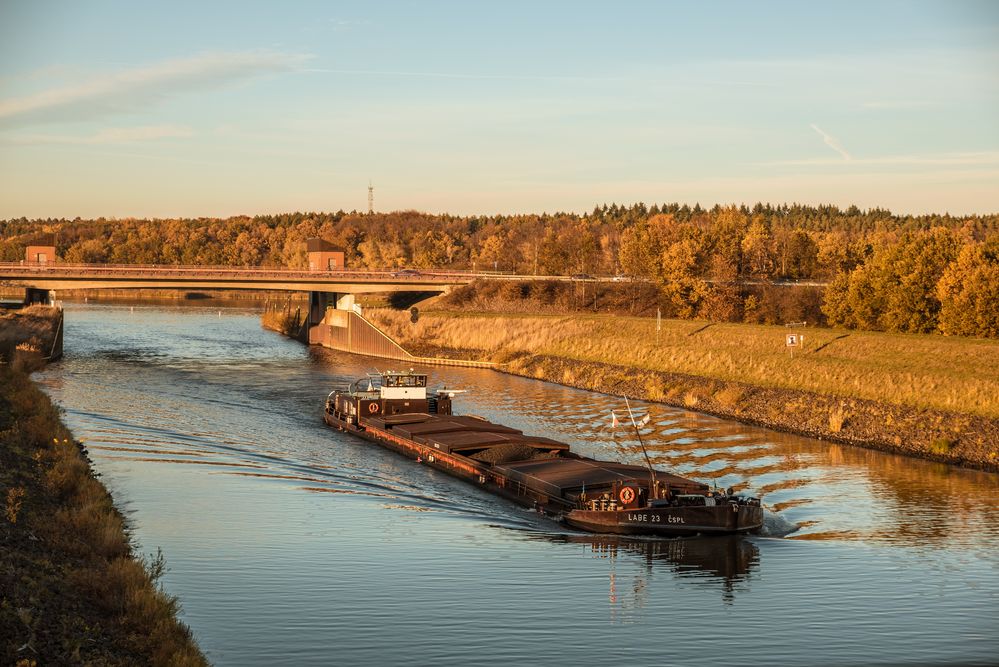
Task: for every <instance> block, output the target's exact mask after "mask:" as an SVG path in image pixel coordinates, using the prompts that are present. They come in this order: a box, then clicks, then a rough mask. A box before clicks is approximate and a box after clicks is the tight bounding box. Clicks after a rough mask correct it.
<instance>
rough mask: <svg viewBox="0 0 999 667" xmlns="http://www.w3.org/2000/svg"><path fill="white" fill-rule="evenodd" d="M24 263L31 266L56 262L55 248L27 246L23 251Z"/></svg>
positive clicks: (49, 246)
mask: <svg viewBox="0 0 999 667" xmlns="http://www.w3.org/2000/svg"><path fill="white" fill-rule="evenodd" d="M24 261H25V262H31V263H32V264H52V263H53V262H55V261H56V254H55V246H52V245H29V246H28V247H27V248H25V249H24Z"/></svg>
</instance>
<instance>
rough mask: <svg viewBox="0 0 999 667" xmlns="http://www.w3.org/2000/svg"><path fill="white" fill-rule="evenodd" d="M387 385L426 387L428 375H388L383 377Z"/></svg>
mask: <svg viewBox="0 0 999 667" xmlns="http://www.w3.org/2000/svg"><path fill="white" fill-rule="evenodd" d="M382 384H383V385H384V386H386V387H426V386H427V376H426V375H387V376H385V377H384V378H383V379H382Z"/></svg>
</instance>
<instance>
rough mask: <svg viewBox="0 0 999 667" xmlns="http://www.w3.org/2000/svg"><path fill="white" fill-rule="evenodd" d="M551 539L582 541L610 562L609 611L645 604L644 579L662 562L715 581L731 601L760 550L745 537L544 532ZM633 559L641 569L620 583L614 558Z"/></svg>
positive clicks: (756, 562) (682, 574) (681, 573)
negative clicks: (668, 537) (641, 537)
mask: <svg viewBox="0 0 999 667" xmlns="http://www.w3.org/2000/svg"><path fill="white" fill-rule="evenodd" d="M543 537H544V539H547V540H551V541H553V542H563V543H572V544H582V545H585V546H587V547H588V550H589V552H590V553H592V554H593V555H595V556H597V557H598V558H606V559H608V560H609V561H610V562H611V566H612V569H611V572H610V575H609V576H610V591H609V602H610V605H611V609H612V613H614V612H616V611H617V610H625V611H628V610H632V609H637V608H641V607H643V606H644V605H645V602H646V595H647V591H648V583H649V580H650V579H651V577H652V576H653V574H654V573H655V571H656V569H657V568H658V567H661V566H666V567H668V568H670V569H671V570H672V572H673V573H674V574H675V575H677V576H679V577H681V578H683V577H691V578H695V577H696V578H697V580H698V581H699V582H701V583H704V582H717V583H718V584H719V586H720V588H721V591H722V599H723V600H724V601H725V602H731V601H732V600H733V599H734V597H735V590H736V583H738V582H740V581H743V580H746V579H748V578H749V575H750V573H751V572H752V571H753V570H754V569H755V568H756V567H758V566H759V560H760V551H759V549H758V548H757V546H756V545H755V544H754V543H753V542H751V541H750V540H747V539H745V538H744V537H740V536H738V535H726V536H719V537H691V538H677V539H671V540H639V539H632V538H627V537H619V536H615V535H569V534H560V535H544V536H543ZM635 556H637V557H639V558H640V559H641V560H642V561H643V562H644V565H645V567H644V569H643V570H641V571H639V573H638V574H637V575H635V577H634V580H633V582H632V583H631V584H630V585H626V584H624V583H623V582H622V581H621V576H620V575H619V574H617V573H616V571H615V570H614V569H613V566H614V565H615V564H616V563H617V561H618V559H622V558H627V557H635Z"/></svg>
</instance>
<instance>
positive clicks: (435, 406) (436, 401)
mask: <svg viewBox="0 0 999 667" xmlns="http://www.w3.org/2000/svg"><path fill="white" fill-rule="evenodd" d="M456 393H457V392H456V391H454V390H448V389H446V388H445V389H439V390H436V391H433V392H428V389H427V376H426V375H425V374H422V373H415V372H412V371H411V372H402V373H399V372H386V373H374V374H371V375H369V376H368V377H366V378H362V379H360V380H357V381H355V382H353V383H352V384H351V385H350V386H349V387H347V388H345V389H343V390H336V391H333V392H331V393H330V395H329V396H328V397H327V399H326V407H325V411H324V415H323V419H324V421H325V422H326V423H327V424H328V425H330V426H333V427H335V428H337V429H339V430H341V431H345V432H347V433H353V434H355V435H358V436H360V437H362V438H365V439H367V440H370V441H372V442H375V443H377V444H379V445H381V446H383V447H386V448H388V449H392V450H394V451H396V452H399V453H400V454H402V455H404V456H407V457H409V458H411V459H413V460H415V461H418V462H420V463H423V464H425V465H428V466H431V467H433V468H436V469H438V470H441V471H443V472H446V473H447V474H449V475H452V476H454V477H457V478H459V479H463V480H466V481H468V482H471V483H473V484H475V485H476V486H479V487H481V488H483V489H485V490H487V491H490V492H492V493H494V494H496V495H499V496H502V497H504V498H507V499H509V500H512V501H513V502H515V503H518V504H520V505H523V506H525V507H530V508H533V509H535V510H537V511H539V512H543V513H545V514H547V515H548V516H550V517H552V518H554V519H556V520H559V521H562V522H564V523H565V524H566V525H568V526H570V527H572V528H576V529H579V530H584V531H588V532H592V533H612V534H618V535H658V536H667V537H677V536H688V535H716V534H729V533H747V532H752V531H755V530H758V529H759V528H760V527H762V525H763V509H762V507H761V506H760V501H759V500H758V499H756V498H751V497H747V496H743V495H737V494H735V493H733V492H732V490H731V489H729V490H728V491H720V490H713V489H711V488H710V487H709V486H708V485H706V484H702V483H700V482H696V481H694V480H690V479H685V478H683V477H679V476H677V475H672V474H670V473H667V472H664V471H662V470H657V469H655V468H653V467H652V466H649V467H643V466H637V465H629V464H624V463H615V462H612V461H598V460H595V459H591V458H587V457H585V456H581V455H579V454H576V453H575V452H573V451H571V449H570V448H569V445H567V444H565V443H562V442H558V441H557V440H552V439H550V438H543V437H538V436H532V435H527V434H525V433H523V432H522V431H519V430H517V429H514V428H510V427H509V426H502V425H500V424H494V423H492V422H489V421H487V420H485V419H482V418H480V417H476V416H463V415H455V414H453V413H452V411H451V406H452V399H453V398H454V395H455V394H456Z"/></svg>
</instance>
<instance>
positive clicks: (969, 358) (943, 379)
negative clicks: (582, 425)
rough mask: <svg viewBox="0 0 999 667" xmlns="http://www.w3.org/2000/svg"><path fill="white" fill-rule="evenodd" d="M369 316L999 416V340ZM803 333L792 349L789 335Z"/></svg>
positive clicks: (695, 371)
mask: <svg viewBox="0 0 999 667" xmlns="http://www.w3.org/2000/svg"><path fill="white" fill-rule="evenodd" d="M366 315H368V316H369V317H370V318H371V319H372V320H373V321H375V322H376V323H377V324H378V325H379V326H381V327H383V328H384V329H385V330H386V332H387V333H389V334H390V335H392V336H393V337H395V338H396V339H397V340H398V341H399V342H400V343H401V344H402V345H403V346H404V347H407V349H410V351H411V352H414V353H429V352H432V351H433V350H429V349H427V341H434V343H435V345H437V346H439V347H441V348H445V349H455V350H467V351H468V352H469V353H470V356H472V357H473V358H479V359H484V360H492V361H501V362H502V361H509V360H511V359H513V358H516V357H517V356H519V355H523V354H532V355H551V356H557V357H562V358H566V359H570V360H573V359H574V360H580V361H596V362H602V363H608V364H615V365H621V366H626V367H634V368H641V369H648V370H657V371H665V372H672V373H684V374H689V375H696V376H701V377H708V378H715V379H720V380H730V381H735V382H744V383H747V384H752V385H756V386H763V387H776V388H783V389H799V390H806V391H812V392H817V393H821V394H828V395H834V396H844V397H855V398H864V399H868V400H873V401H880V402H884V403H891V404H898V405H905V406H910V407H916V408H936V409H942V410H947V411H952V412H959V413H968V414H975V415H981V416H986V417H999V341H995V340H982V339H969V338H948V337H944V336H940V335H932V334H929V335H922V334H886V333H874V332H857V331H847V330H839V329H818V328H800V329H786V328H785V327H776V326H763V325H749V324H711V323H709V322H704V321H691V320H663V322H662V330H661V331H660V332H659V333H658V334H657V332H656V322H655V320H652V319H648V318H631V317H612V316H604V315H592V316H587V315H578V316H544V315H510V314H503V315H494V314H475V313H450V312H426V313H422V314H421V316H420V319H419V321H418V322H417V323H416V324H413V323H411V322H410V319H409V317H410V316H409V313H408V312H398V311H391V310H376V311H375V310H369V311H367V313H366ZM789 332H795V333H802V334H804V336H805V341H804V346H803V347H802V348H798V349H796V350H795V353H794V358H793V359H792V358H791V357H790V355H789V354H788V351H787V348H786V346H785V335H786V334H787V333H789Z"/></svg>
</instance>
